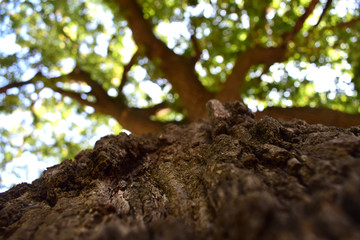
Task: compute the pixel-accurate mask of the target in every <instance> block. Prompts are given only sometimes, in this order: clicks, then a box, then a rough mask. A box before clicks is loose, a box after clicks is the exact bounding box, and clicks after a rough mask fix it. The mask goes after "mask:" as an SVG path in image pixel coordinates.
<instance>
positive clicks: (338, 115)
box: [256, 107, 360, 128]
mask: <svg viewBox="0 0 360 240" xmlns="http://www.w3.org/2000/svg"><path fill="white" fill-rule="evenodd" d="M265 115H268V116H271V117H274V118H276V119H279V120H283V121H290V120H292V119H294V118H297V119H302V120H305V121H306V122H308V123H310V124H315V123H321V124H324V125H328V126H337V127H345V128H348V127H351V126H356V125H360V114H356V115H354V114H348V113H343V112H338V111H334V110H331V109H327V108H310V107H294V108H281V107H268V108H266V109H265V110H264V111H262V112H257V113H256V118H257V119H260V118H262V117H263V116H265Z"/></svg>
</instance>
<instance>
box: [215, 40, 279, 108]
mask: <svg viewBox="0 0 360 240" xmlns="http://www.w3.org/2000/svg"><path fill="white" fill-rule="evenodd" d="M285 53H286V48H285V47H283V46H282V47H277V48H266V47H261V46H256V47H253V48H248V49H247V50H245V51H244V52H242V53H240V54H239V55H238V57H237V59H236V62H235V65H234V68H233V70H232V72H231V74H230V75H229V77H228V79H227V81H226V83H225V84H224V87H223V89H222V90H221V91H220V92H218V93H217V95H216V98H217V99H219V100H220V101H223V102H227V101H234V100H238V99H239V98H240V92H241V90H242V88H243V86H244V83H245V77H246V74H247V73H248V72H249V70H250V68H251V66H253V65H256V64H265V65H267V66H271V65H272V64H273V63H275V62H283V61H285V60H286V57H285Z"/></svg>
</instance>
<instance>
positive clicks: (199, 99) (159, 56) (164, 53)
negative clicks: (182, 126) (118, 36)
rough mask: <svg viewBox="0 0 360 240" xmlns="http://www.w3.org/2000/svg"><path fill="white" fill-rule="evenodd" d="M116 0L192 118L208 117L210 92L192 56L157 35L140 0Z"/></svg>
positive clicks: (137, 36)
mask: <svg viewBox="0 0 360 240" xmlns="http://www.w3.org/2000/svg"><path fill="white" fill-rule="evenodd" d="M116 2H117V4H118V5H119V7H120V8H121V9H123V11H124V14H125V17H126V19H127V21H128V24H129V27H130V28H131V30H132V33H133V37H134V40H135V42H136V44H137V45H138V46H139V47H143V48H145V49H146V51H145V54H146V56H147V57H149V58H150V59H156V60H160V61H159V62H160V64H159V66H160V68H161V70H162V71H163V73H164V75H165V77H166V78H167V80H168V81H169V82H170V83H171V85H172V87H173V88H174V90H175V91H176V92H177V93H178V94H179V96H180V99H181V101H182V104H183V106H184V107H185V108H186V109H187V110H188V114H189V118H190V119H196V118H198V117H202V116H205V115H206V113H205V110H204V108H203V106H204V105H205V103H206V102H207V101H208V100H209V99H210V98H211V94H210V93H209V92H208V91H207V90H206V89H205V88H204V87H203V86H202V85H201V83H200V81H199V79H198V77H197V75H196V73H195V70H194V65H193V63H192V61H191V59H189V58H186V57H184V56H180V55H177V54H175V53H174V52H173V51H172V50H170V49H169V48H168V47H167V46H166V44H165V43H164V42H162V41H161V40H159V39H158V38H157V37H156V36H155V35H154V32H153V29H152V26H151V24H150V22H149V21H147V20H145V19H144V17H143V13H142V10H141V7H140V6H139V4H138V3H137V1H134V0H116ZM193 93H196V94H195V95H194V94H193ZM200 106H201V107H200Z"/></svg>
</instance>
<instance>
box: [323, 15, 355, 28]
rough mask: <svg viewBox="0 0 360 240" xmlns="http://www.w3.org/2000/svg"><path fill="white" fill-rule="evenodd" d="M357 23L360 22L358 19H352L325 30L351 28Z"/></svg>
mask: <svg viewBox="0 0 360 240" xmlns="http://www.w3.org/2000/svg"><path fill="white" fill-rule="evenodd" d="M359 22H360V17H358V18H354V19H352V20H350V21H347V22H342V23H339V24H336V25H334V26H329V27H327V28H326V29H334V28H346V27H351V26H352V25H355V24H356V23H359Z"/></svg>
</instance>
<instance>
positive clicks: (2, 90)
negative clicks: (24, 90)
mask: <svg viewBox="0 0 360 240" xmlns="http://www.w3.org/2000/svg"><path fill="white" fill-rule="evenodd" d="M31 83H34V81H33V78H32V79H30V80H27V81H24V82H13V83H9V84H8V85H5V86H3V87H1V88H0V93H6V91H7V90H9V89H11V88H20V87H22V86H25V85H27V84H31Z"/></svg>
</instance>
